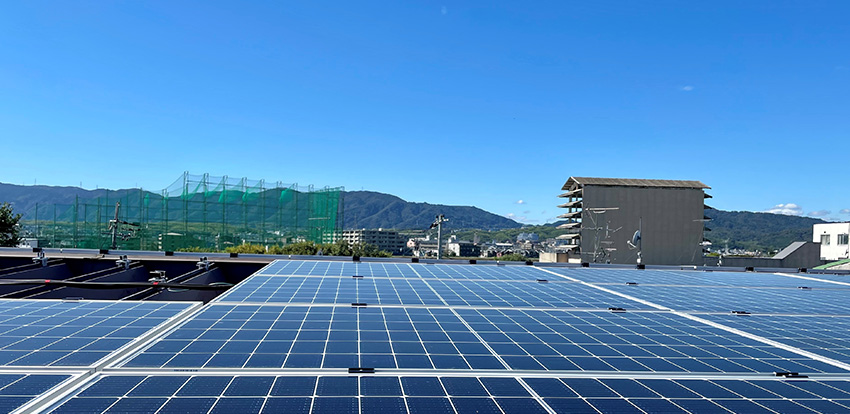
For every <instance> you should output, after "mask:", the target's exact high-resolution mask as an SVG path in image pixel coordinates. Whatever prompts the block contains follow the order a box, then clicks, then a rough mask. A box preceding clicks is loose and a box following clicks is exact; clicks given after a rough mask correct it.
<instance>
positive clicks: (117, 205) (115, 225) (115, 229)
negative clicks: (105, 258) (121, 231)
mask: <svg viewBox="0 0 850 414" xmlns="http://www.w3.org/2000/svg"><path fill="white" fill-rule="evenodd" d="M119 208H121V202H120V201H119V202H117V203H115V220H112V223H110V224H112V226H111V227H112V245H111V246H110V249H112V250H115V249H117V248H118V209H119Z"/></svg>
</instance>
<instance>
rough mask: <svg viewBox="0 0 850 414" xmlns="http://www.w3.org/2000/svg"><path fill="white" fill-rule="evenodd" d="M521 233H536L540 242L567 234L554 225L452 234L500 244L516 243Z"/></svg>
mask: <svg viewBox="0 0 850 414" xmlns="http://www.w3.org/2000/svg"><path fill="white" fill-rule="evenodd" d="M520 233H536V234H537V235H538V236H540V240H545V239H551V238H555V237H556V236H560V235H562V234H564V233H565V231H564V230H559V229H556V228H555V227H554V226H552V225H548V226H525V227H522V228H519V229H504V230H495V231H487V230H457V231H453V232H452V234H455V235H457V238H458V239H460V240H473V238H474V237H475V235H478V238H479V239H481V241H482V242H488V241H496V242H498V243H506V242H515V241H516V236H518V235H519V234H520Z"/></svg>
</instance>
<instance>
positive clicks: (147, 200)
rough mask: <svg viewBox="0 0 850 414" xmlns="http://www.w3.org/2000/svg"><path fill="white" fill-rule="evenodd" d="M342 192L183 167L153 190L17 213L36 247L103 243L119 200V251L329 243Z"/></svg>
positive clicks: (337, 223) (108, 241) (338, 217)
mask: <svg viewBox="0 0 850 414" xmlns="http://www.w3.org/2000/svg"><path fill="white" fill-rule="evenodd" d="M342 191H343V188H342V187H333V188H331V187H324V188H319V189H316V188H314V187H313V186H306V187H305V186H298V185H297V184H293V185H284V184H282V183H281V182H276V183H273V184H272V183H268V182H266V181H264V180H259V181H257V180H249V179H247V178H231V177H227V176H224V177H212V176H210V175H209V174H204V175H192V174H189V173H188V172H187V173H184V174H183V175H182V176H181V177H180V178H179V179H178V180H177V181H175V182H174V183H173V184H172V185H170V186H168V187H167V188H166V189H164V190H162V191H159V192H151V191H145V190H143V189H129V190H110V191H106V193H105V195H104V196H101V197H98V198H95V199H79V198H78V199H76V200H74V202H73V203H68V204H36V205H35V206H34V207H32V208H30V209H28V210H27V211H25V212H23V214H24V216H23V219H22V225H23V227H24V233H25V235H27V236H28V237H34V238H37V239H38V242H39V246H42V247H66V248H91V249H108V248H110V247H111V244H112V237H113V231H111V228H110V220H113V219H114V218H115V208H116V203H120V206H119V208H118V221H119V223H121V224H119V225H118V231H117V234H118V237H117V247H118V248H119V249H124V250H166V251H174V250H179V249H187V248H205V249H216V250H223V249H225V248H227V247H230V246H234V245H239V244H242V243H260V244H264V245H272V244H279V245H282V244H286V243H291V242H296V241H305V240H306V241H313V242H317V243H329V242H332V241H333V239H334V234H335V233H336V232H337V231H338V230H339V229H340V228H341V227H342V222H341V221H342V220H341V218H342V198H341V193H342Z"/></svg>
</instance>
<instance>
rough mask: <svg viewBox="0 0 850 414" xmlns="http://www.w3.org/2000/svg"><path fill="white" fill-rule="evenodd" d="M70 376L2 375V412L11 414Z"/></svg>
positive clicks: (0, 395)
mask: <svg viewBox="0 0 850 414" xmlns="http://www.w3.org/2000/svg"><path fill="white" fill-rule="evenodd" d="M70 377H71V376H70V375H56V374H45V375H41V374H39V375H35V374H8V373H0V412H11V411H13V410H14V409H16V408H18V407H20V406H22V405H24V404H26V403H27V402H29V401H30V400H32V399H33V398H35V397H37V396H38V395H40V394H42V393H44V392H46V391H48V390H49V389H51V388H53V387H54V386H56V385H58V384H59V383H61V382H62V381H65V380H67V379H68V378H70Z"/></svg>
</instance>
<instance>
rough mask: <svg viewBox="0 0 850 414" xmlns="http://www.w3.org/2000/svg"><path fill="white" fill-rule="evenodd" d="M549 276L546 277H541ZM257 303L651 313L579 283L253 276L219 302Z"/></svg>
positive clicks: (646, 307) (643, 307)
mask: <svg viewBox="0 0 850 414" xmlns="http://www.w3.org/2000/svg"><path fill="white" fill-rule="evenodd" d="M541 274H543V275H545V274H544V273H541ZM216 301H217V302H254V303H313V304H334V303H369V304H403V305H444V304H445V305H450V306H488V307H547V308H591V309H599V308H608V307H611V306H613V307H623V308H628V309H651V308H650V307H649V306H646V305H643V304H641V303H638V302H635V301H631V300H628V299H624V298H622V297H619V296H616V295H612V294H610V293H607V292H603V291H601V290H598V289H595V288H593V287H591V286H586V285H583V284H579V283H569V282H567V283H537V282H530V281H520V282H518V281H508V280H500V281H484V280H477V281H473V280H443V279H429V280H417V279H369V278H363V279H355V278H314V277H309V276H289V277H281V276H262V275H255V276H251V277H250V278H248V279H247V280H245V281H244V282H242V283H240V284H239V285H238V286H236V287H234V288H232V289H231V290H229V291H228V292H227V293H225V294H224V295H222V296H221V297H219V298H218V299H216Z"/></svg>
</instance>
